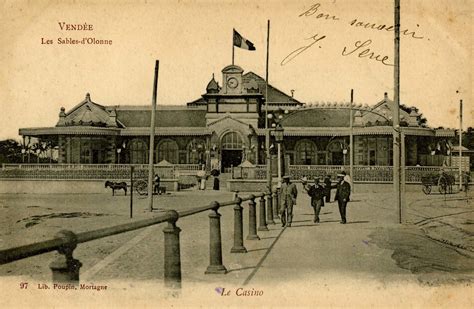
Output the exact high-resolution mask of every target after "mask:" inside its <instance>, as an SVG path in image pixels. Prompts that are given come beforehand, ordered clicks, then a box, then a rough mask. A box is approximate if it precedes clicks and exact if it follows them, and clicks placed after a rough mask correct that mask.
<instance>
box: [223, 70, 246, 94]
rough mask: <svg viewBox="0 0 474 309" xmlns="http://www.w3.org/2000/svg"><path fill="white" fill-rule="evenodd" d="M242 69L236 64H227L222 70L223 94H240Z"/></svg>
mask: <svg viewBox="0 0 474 309" xmlns="http://www.w3.org/2000/svg"><path fill="white" fill-rule="evenodd" d="M243 72H244V70H242V68H241V67H239V66H236V65H228V66H226V67H225V68H224V69H223V70H222V82H223V84H224V86H223V93H224V94H241V93H242V73H243Z"/></svg>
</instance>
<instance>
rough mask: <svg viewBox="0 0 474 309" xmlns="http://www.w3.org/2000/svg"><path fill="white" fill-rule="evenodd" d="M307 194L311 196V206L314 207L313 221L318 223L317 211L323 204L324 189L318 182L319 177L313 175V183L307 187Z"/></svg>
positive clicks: (318, 211) (319, 210)
mask: <svg viewBox="0 0 474 309" xmlns="http://www.w3.org/2000/svg"><path fill="white" fill-rule="evenodd" d="M307 192H308V195H309V196H310V197H311V207H313V209H314V223H319V213H320V212H321V207H322V206H323V205H324V193H325V189H324V187H323V186H321V185H320V184H319V177H314V185H313V186H309V188H308V189H307Z"/></svg>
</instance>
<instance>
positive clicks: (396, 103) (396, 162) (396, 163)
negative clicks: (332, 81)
mask: <svg viewBox="0 0 474 309" xmlns="http://www.w3.org/2000/svg"><path fill="white" fill-rule="evenodd" d="M394 17H395V18H394V19H395V20H394V21H395V22H394V24H395V39H394V45H395V50H394V60H395V61H394V63H395V66H394V96H393V97H394V98H393V111H392V113H393V191H394V197H395V205H396V207H397V208H398V223H402V204H401V196H400V195H401V194H400V142H401V138H400V132H399V131H400V0H395V16H394Z"/></svg>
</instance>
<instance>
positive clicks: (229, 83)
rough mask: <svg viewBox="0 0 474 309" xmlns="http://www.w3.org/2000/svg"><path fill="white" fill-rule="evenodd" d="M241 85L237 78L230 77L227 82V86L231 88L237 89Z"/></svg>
mask: <svg viewBox="0 0 474 309" xmlns="http://www.w3.org/2000/svg"><path fill="white" fill-rule="evenodd" d="M238 85H239V81H238V80H237V79H236V78H235V77H230V78H229V79H228V80H227V86H229V88H232V89H234V88H237V86H238Z"/></svg>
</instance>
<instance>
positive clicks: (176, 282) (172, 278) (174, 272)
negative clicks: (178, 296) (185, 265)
mask: <svg viewBox="0 0 474 309" xmlns="http://www.w3.org/2000/svg"><path fill="white" fill-rule="evenodd" d="M167 215H169V216H170V219H168V225H167V226H166V227H165V228H164V229H163V233H164V238H165V278H164V280H165V286H166V287H170V288H181V253H180V247H179V233H180V232H181V229H180V228H179V227H177V226H176V221H178V218H179V214H178V213H177V212H176V211H175V210H169V211H168V212H167Z"/></svg>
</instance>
